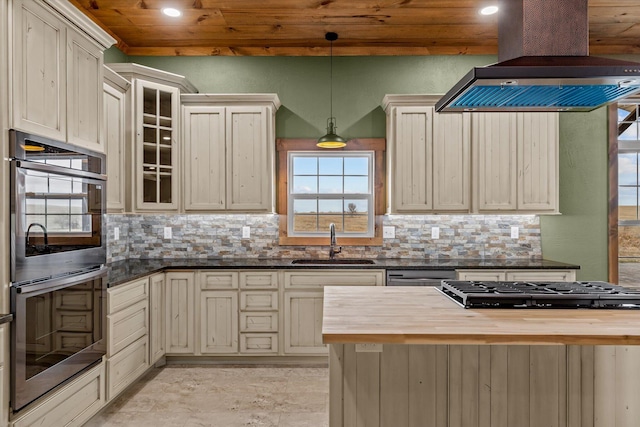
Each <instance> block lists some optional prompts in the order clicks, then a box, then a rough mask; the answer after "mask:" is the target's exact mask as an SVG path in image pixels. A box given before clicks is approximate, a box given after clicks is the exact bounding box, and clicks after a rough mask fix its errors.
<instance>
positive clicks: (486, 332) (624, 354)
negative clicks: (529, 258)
mask: <svg viewBox="0 0 640 427" xmlns="http://www.w3.org/2000/svg"><path fill="white" fill-rule="evenodd" d="M639 325H640V310H587V309H554V310H549V309H464V308H462V307H460V306H459V305H458V304H457V303H456V302H454V301H452V300H450V299H449V298H447V297H446V296H444V295H442V294H440V293H439V291H438V290H436V289H435V288H431V287H397V288H385V287H380V288H368V289H366V290H363V289H362V288H357V287H327V288H325V297H324V312H323V331H322V332H323V339H324V342H325V343H328V344H330V362H329V363H330V426H331V427H342V426H345V427H347V426H349V427H350V426H366V427H376V426H380V427H396V426H397V427H401V426H411V427H414V426H415V427H418V426H420V427H431V426H434V427H454V426H460V427H473V426H478V427H484V426H486V427H489V426H491V427H497V426H505V427H542V426H544V427H554V426H558V427H565V426H566V427H632V426H634V427H635V426H637V425H638V420H639V419H640V346H638V345H639V344H640V328H639V327H638V326H639ZM371 343H376V344H381V346H375V345H371ZM379 350H382V351H379Z"/></svg>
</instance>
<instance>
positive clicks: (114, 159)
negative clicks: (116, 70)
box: [103, 84, 126, 212]
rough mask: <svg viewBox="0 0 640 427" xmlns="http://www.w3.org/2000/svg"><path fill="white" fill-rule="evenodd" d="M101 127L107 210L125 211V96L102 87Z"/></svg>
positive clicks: (109, 87)
mask: <svg viewBox="0 0 640 427" xmlns="http://www.w3.org/2000/svg"><path fill="white" fill-rule="evenodd" d="M103 96H104V109H103V114H104V118H103V125H104V138H105V150H106V153H107V156H108V161H107V176H108V177H109V185H107V209H108V210H109V211H110V212H113V211H116V212H122V211H124V210H125V197H126V196H125V195H126V192H125V182H126V170H125V158H124V156H125V107H126V104H125V102H126V97H125V94H124V93H122V92H120V91H118V90H116V89H114V88H112V87H111V86H109V85H107V84H105V85H104V95H103Z"/></svg>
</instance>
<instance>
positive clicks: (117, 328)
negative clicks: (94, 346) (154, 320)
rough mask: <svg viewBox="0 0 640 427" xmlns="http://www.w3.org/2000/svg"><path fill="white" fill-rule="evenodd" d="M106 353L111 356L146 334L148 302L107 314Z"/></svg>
mask: <svg viewBox="0 0 640 427" xmlns="http://www.w3.org/2000/svg"><path fill="white" fill-rule="evenodd" d="M107 328H108V329H107V336H108V341H109V348H108V349H107V352H108V355H109V356H113V355H115V354H116V353H118V352H119V351H121V350H123V349H124V348H125V347H126V346H128V345H129V344H131V343H133V342H134V341H136V340H138V339H139V338H141V337H143V336H146V335H147V332H148V331H149V303H148V302H147V301H140V302H139V303H138V304H136V305H134V306H131V307H129V308H127V309H125V310H122V311H120V312H118V313H116V314H110V315H109V316H107Z"/></svg>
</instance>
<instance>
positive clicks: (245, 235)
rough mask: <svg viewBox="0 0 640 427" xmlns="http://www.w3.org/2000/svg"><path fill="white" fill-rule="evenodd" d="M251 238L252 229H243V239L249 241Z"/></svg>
mask: <svg viewBox="0 0 640 427" xmlns="http://www.w3.org/2000/svg"><path fill="white" fill-rule="evenodd" d="M249 237H251V227H242V238H243V239H248V238H249Z"/></svg>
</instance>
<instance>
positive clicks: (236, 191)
mask: <svg viewBox="0 0 640 427" xmlns="http://www.w3.org/2000/svg"><path fill="white" fill-rule="evenodd" d="M181 99H182V105H183V107H182V117H183V126H184V129H183V141H184V163H185V168H184V169H185V171H184V182H185V184H184V187H185V188H184V208H185V210H186V211H220V210H225V211H240V212H273V211H274V195H275V190H274V186H275V183H274V171H275V154H274V146H275V113H276V110H277V109H278V107H279V106H280V101H279V99H278V96H277V95H275V94H243V95H213V94H195V95H183V96H182V97H181ZM187 165H188V166H187Z"/></svg>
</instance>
